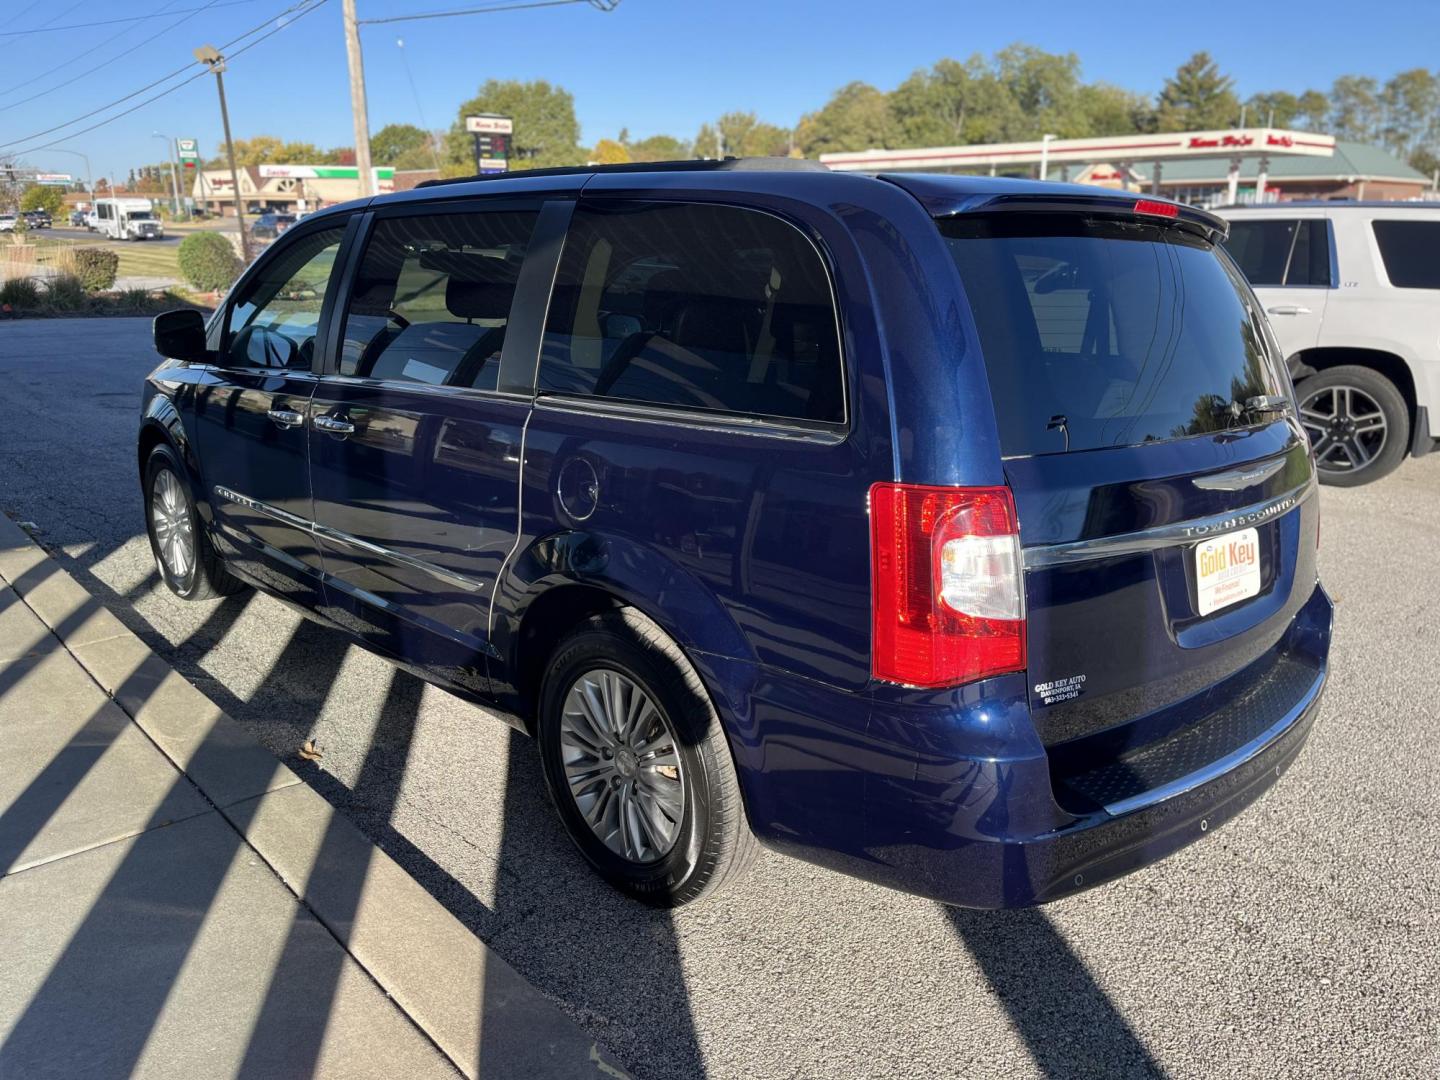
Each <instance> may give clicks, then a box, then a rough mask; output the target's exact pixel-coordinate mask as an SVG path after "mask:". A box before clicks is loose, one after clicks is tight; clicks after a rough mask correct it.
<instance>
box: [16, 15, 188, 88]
mask: <svg viewBox="0 0 1440 1080" xmlns="http://www.w3.org/2000/svg"><path fill="white" fill-rule="evenodd" d="M37 2H39V0H37ZM176 2H177V0H165V7H162V8H160V9H158V10H156V11H153V12H151V15H152V16H155V15H164V14H166V12H165V8H168V7H169V6H170V5H171V4H174V3H176ZM138 29H139V27H137V26H127V27H126V28H125V29H124V30H117V31H115V32H114V33H112V34H110V35H108V36H107V37H104V38H102V39H101V40H100V42H99V43H98V44H96V45H92V46H90V48H88V49H86V50H85V51H84V52H80V53H76V54H75V55H74V56H72V57H70V59H69V60H66V61H65V62H64V63H63V64H56V65H55V66H54V67H53V68H51V69H50V70H49V71H42V72H40V74H38V75H31V76H30V77H28V78H25V79H21V80H20V81H19V82H17V83H14V84H12V85H10V86H7V87H5V88H4V89H3V90H0V97H4V96H5V95H6V94H13V93H14V92H15V91H16V90H21V89H24V88H25V87H27V86H30V85H32V84H33V83H36V82H39V81H40V80H41V79H48V78H49V77H50V76H51V75H54V74H55V73H56V72H60V71H64V70H65V69H66V68H68V67H74V66H75V65H76V64H78V63H79V62H80V61H81V60H83V59H85V57H87V56H90V55H91V54H92V53H97V52H99V51H100V50H101V49H103V48H106V47H107V46H109V45H113V44H115V40H116V39H117V38H120V37H123V36H124V35H125V34H133V33H134V32H135V31H136V30H138Z"/></svg>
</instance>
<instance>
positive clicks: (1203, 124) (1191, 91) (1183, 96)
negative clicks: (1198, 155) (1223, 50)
mask: <svg viewBox="0 0 1440 1080" xmlns="http://www.w3.org/2000/svg"><path fill="white" fill-rule="evenodd" d="M1239 117H1240V100H1239V98H1237V97H1236V96H1235V80H1234V79H1232V78H1230V77H1229V76H1228V75H1222V74H1221V73H1220V68H1219V65H1217V64H1216V63H1215V61H1214V60H1212V59H1210V54H1209V53H1207V52H1197V53H1196V54H1195V55H1194V56H1192V57H1190V59H1189V60H1186V61H1185V63H1183V64H1181V65H1180V67H1179V69H1177V70H1176V72H1175V74H1174V75H1172V76H1170V78H1168V79H1166V80H1165V86H1164V88H1163V89H1162V90H1161V91H1160V102H1159V108H1158V109H1157V110H1156V122H1157V125H1158V129H1159V130H1160V131H1194V130H1197V129H1198V130H1206V129H1212V128H1225V127H1230V126H1231V125H1232V124H1234V123H1235V122H1236V121H1237V120H1238V119H1239Z"/></svg>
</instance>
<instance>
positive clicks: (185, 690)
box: [0, 515, 626, 1080]
mask: <svg viewBox="0 0 1440 1080" xmlns="http://www.w3.org/2000/svg"><path fill="white" fill-rule="evenodd" d="M81 1075H83V1076H87V1077H122V1076H130V1075H144V1076H150V1077H177V1078H179V1077H184V1078H187V1080H188V1078H191V1077H200V1076H204V1077H219V1076H243V1077H251V1078H259V1077H306V1076H312V1075H313V1076H334V1077H345V1078H351V1077H371V1076H373V1077H405V1078H412V1077H413V1078H416V1080H423V1078H429V1077H455V1076H457V1075H464V1076H467V1077H472V1078H473V1077H483V1078H486V1080H489V1078H495V1077H504V1078H510V1077H515V1078H521V1077H524V1078H536V1080H545V1078H552V1077H553V1078H561V1077H566V1078H568V1077H587V1078H591V1077H611V1078H614V1077H622V1078H623V1077H624V1076H625V1075H626V1074H625V1073H624V1072H623V1070H621V1069H619V1068H618V1067H617V1066H616V1065H615V1064H613V1063H612V1062H611V1061H610V1060H609V1059H608V1057H607V1056H606V1055H605V1054H604V1053H603V1052H602V1051H601V1050H599V1048H598V1047H596V1045H595V1044H594V1043H593V1041H592V1040H591V1039H590V1038H589V1036H588V1035H586V1034H585V1032H583V1031H582V1030H581V1029H580V1028H578V1027H577V1026H575V1024H574V1023H572V1022H571V1021H570V1020H569V1019H568V1018H567V1017H565V1016H564V1015H563V1014H562V1013H561V1012H560V1011H559V1010H558V1009H557V1008H556V1007H555V1006H554V1005H553V1004H552V1003H551V1002H550V1001H549V1000H548V999H546V998H544V997H543V996H542V995H541V994H539V992H538V991H536V990H535V989H534V988H532V987H531V986H530V985H529V984H528V983H526V982H525V981H524V980H523V979H521V978H520V976H519V975H517V974H516V973H515V972H514V970H513V969H511V968H510V967H509V965H507V964H506V963H505V962H504V961H502V960H500V959H499V958H498V957H496V956H494V955H493V954H491V953H490V952H489V950H488V949H487V948H486V947H485V945H484V944H483V943H482V942H480V941H479V939H478V938H476V937H475V936H474V935H473V934H471V933H470V932H469V931H468V930H466V929H465V928H464V927H463V926H462V925H461V924H460V923H459V922H458V921H457V920H456V919H455V918H454V917H453V916H451V915H450V913H449V912H448V911H446V910H445V908H444V907H443V906H441V905H440V904H439V903H438V902H437V901H436V900H435V899H434V898H432V897H431V896H430V895H429V894H428V893H426V892H425V891H424V889H422V888H421V887H420V886H419V885H418V884H417V883H416V882H415V881H414V880H413V879H411V878H410V877H409V876H408V875H407V874H405V872H404V871H403V870H401V869H400V868H399V867H398V866H397V865H396V864H395V863H394V862H393V861H392V860H391V859H390V858H389V857H388V856H387V855H385V854H384V853H383V852H381V851H379V850H378V849H376V848H375V847H374V846H373V845H371V844H370V842H369V841H368V840H367V839H366V838H365V837H364V836H363V835H362V834H361V833H360V832H359V831H358V830H357V829H356V828H355V827H354V826H353V825H351V824H350V823H349V822H348V821H347V820H345V819H344V818H342V817H340V816H339V815H337V814H335V813H334V812H333V811H332V810H331V808H330V806H329V804H328V803H326V802H325V800H324V799H323V798H322V797H321V796H319V795H318V794H316V793H315V792H314V791H312V790H311V789H310V788H309V787H307V786H305V785H304V784H302V783H301V782H300V780H299V778H298V777H297V776H296V775H295V774H294V773H292V772H291V771H290V770H289V769H288V768H286V767H285V766H284V765H283V764H281V763H280V762H279V761H277V760H276V759H275V758H274V757H273V756H271V755H270V753H269V752H268V751H266V750H265V749H263V748H262V747H261V746H260V745H259V744H258V743H256V742H255V741H254V740H253V739H251V737H250V736H249V735H248V734H247V733H246V732H245V731H244V730H243V729H241V728H240V727H239V725H237V724H236V723H235V722H234V721H232V720H231V719H230V718H229V717H227V716H226V715H225V714H224V713H223V712H221V711H220V710H219V709H218V708H217V707H216V706H215V705H214V704H213V703H212V702H211V701H210V700H209V699H208V698H206V697H205V696H204V695H203V694H201V693H200V691H198V690H197V689H195V688H194V687H193V686H191V685H190V684H189V683H187V682H186V681H185V680H184V679H182V678H181V677H180V676H179V675H177V674H176V673H175V672H174V671H173V670H172V669H170V667H169V666H168V665H167V664H165V663H164V661H162V660H161V659H160V658H159V657H158V656H156V655H155V654H153V653H152V652H150V650H149V649H148V648H147V647H146V646H145V645H144V643H143V642H141V641H140V639H139V638H137V637H135V635H133V634H131V633H130V632H129V631H128V630H127V629H125V627H124V626H123V625H122V624H121V623H120V621H119V620H118V619H116V618H115V617H114V616H113V615H112V614H110V612H108V611H107V610H106V609H105V608H104V607H103V606H102V605H101V604H100V603H99V602H98V601H96V600H95V599H94V598H93V597H91V596H90V595H89V594H88V593H86V592H85V591H84V590H83V589H82V588H81V587H80V586H79V585H78V584H76V582H75V581H74V580H73V579H71V578H70V577H69V575H67V574H66V573H65V572H64V570H62V569H61V568H60V566H59V565H58V564H57V563H56V562H54V561H53V560H52V559H50V558H49V557H48V556H47V555H46V554H45V552H44V551H43V550H41V549H40V548H39V547H38V546H36V545H35V544H34V543H32V542H31V540H30V539H29V537H28V536H26V534H25V533H24V532H23V531H22V530H20V529H19V528H18V527H17V526H16V525H15V524H14V523H12V522H11V521H9V520H8V519H7V518H5V517H4V516H3V515H0V1080H10V1078H12V1077H14V1078H20V1077H24V1078H26V1080H31V1078H40V1077H49V1076H55V1077H71V1076H81Z"/></svg>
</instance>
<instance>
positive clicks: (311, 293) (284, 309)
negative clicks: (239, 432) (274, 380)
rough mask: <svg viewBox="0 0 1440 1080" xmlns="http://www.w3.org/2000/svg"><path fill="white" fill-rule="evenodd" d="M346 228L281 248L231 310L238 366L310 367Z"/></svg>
mask: <svg viewBox="0 0 1440 1080" xmlns="http://www.w3.org/2000/svg"><path fill="white" fill-rule="evenodd" d="M344 231H345V230H344V227H343V226H341V227H337V228H334V229H322V230H320V231H319V232H314V233H311V234H309V235H308V236H305V237H302V238H301V239H299V240H296V241H294V242H292V243H289V244H286V245H285V247H284V248H283V249H282V250H280V251H277V252H276V253H275V255H274V257H273V258H269V259H267V260H266V261H265V262H263V263H262V264H261V265H260V266H259V267H258V268H257V269H256V273H255V275H254V276H253V277H252V278H251V279H250V280H249V281H248V282H247V283H246V285H245V288H244V291H243V292H241V293H240V294H239V295H238V296H237V297H236V299H235V303H234V306H233V307H231V309H230V321H229V325H228V328H227V332H226V339H225V341H226V345H225V353H226V357H227V362H228V363H229V364H231V365H232V366H235V367H280V368H309V367H310V360H311V357H312V356H313V354H314V352H315V333H316V330H317V328H318V327H319V325H320V309H321V308H322V307H323V306H324V302H325V287H326V285H328V284H329V282H330V273H331V271H332V270H333V269H334V267H335V256H336V254H338V253H339V251H340V237H341V236H342V235H343V233H344Z"/></svg>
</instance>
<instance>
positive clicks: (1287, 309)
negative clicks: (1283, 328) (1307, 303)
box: [1265, 304, 1310, 315]
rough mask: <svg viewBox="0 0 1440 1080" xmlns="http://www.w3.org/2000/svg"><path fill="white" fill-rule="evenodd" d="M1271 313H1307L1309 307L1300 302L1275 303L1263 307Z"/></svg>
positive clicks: (1308, 312)
mask: <svg viewBox="0 0 1440 1080" xmlns="http://www.w3.org/2000/svg"><path fill="white" fill-rule="evenodd" d="M1265 310H1266V311H1268V312H1269V313H1270V314H1271V315H1309V314H1310V309H1309V308H1308V307H1304V306H1302V305H1300V304H1276V305H1275V306H1274V307H1268V308H1266V309H1265Z"/></svg>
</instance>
